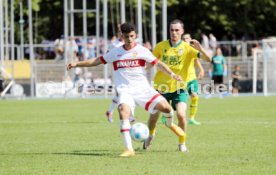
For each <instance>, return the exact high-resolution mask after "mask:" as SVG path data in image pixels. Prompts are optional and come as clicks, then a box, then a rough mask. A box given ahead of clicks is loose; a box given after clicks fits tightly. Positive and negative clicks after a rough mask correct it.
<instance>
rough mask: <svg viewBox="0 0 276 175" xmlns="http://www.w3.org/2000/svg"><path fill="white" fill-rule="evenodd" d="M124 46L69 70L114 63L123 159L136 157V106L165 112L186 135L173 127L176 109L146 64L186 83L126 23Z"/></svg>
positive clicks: (123, 36) (71, 64) (69, 67)
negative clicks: (157, 88)
mask: <svg viewBox="0 0 276 175" xmlns="http://www.w3.org/2000/svg"><path fill="white" fill-rule="evenodd" d="M120 28H121V31H122V38H123V40H124V45H123V46H121V47H118V48H114V49H112V50H110V51H109V52H108V53H106V54H105V55H103V56H100V57H97V58H94V59H89V60H86V61H81V62H76V63H70V64H68V66H67V69H68V70H69V69H71V68H76V67H93V66H98V65H100V64H106V63H110V64H112V65H113V68H114V81H115V89H116V91H117V93H118V97H119V98H118V105H119V106H118V111H119V115H120V131H121V133H122V136H123V140H124V146H125V151H124V152H123V153H122V154H121V155H120V156H122V157H129V156H134V155H135V152H134V149H133V147H132V141H131V136H130V128H131V125H130V121H129V117H130V116H131V112H132V111H134V109H135V105H136V104H138V105H139V106H141V107H143V108H145V110H147V111H148V112H149V113H151V114H154V113H156V112H157V111H161V112H163V113H164V115H165V116H166V118H167V122H166V123H167V125H168V127H171V128H172V129H173V130H174V132H175V133H177V134H178V135H179V136H182V137H183V136H184V131H183V130H182V129H181V128H179V127H178V126H176V125H174V124H173V110H172V108H171V106H170V105H169V103H168V102H167V101H166V99H165V98H164V97H162V96H161V95H160V94H159V93H158V92H157V91H155V90H154V89H153V88H152V87H151V86H150V84H149V83H148V80H147V78H146V71H145V64H146V62H148V63H150V64H151V65H156V66H157V67H158V68H159V69H160V70H161V71H162V72H164V73H165V74H164V76H165V75H166V76H167V77H168V79H174V80H175V81H182V79H181V77H180V76H179V75H175V74H174V73H173V72H172V71H171V70H170V68H169V67H168V66H166V64H164V63H162V62H161V61H158V59H157V58H156V57H155V56H153V55H152V53H151V52H150V51H149V50H148V49H147V48H145V47H143V46H141V45H139V44H137V43H136V42H135V39H136V37H137V35H136V32H135V30H136V29H135V26H134V25H132V24H129V23H124V24H122V25H121V26H120Z"/></svg>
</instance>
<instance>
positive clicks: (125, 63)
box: [113, 59, 146, 71]
mask: <svg viewBox="0 0 276 175" xmlns="http://www.w3.org/2000/svg"><path fill="white" fill-rule="evenodd" d="M145 65H146V61H145V60H143V59H126V60H117V61H114V62H113V68H114V70H115V71H116V70H118V69H120V68H135V67H145Z"/></svg>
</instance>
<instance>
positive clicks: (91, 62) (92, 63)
mask: <svg viewBox="0 0 276 175" xmlns="http://www.w3.org/2000/svg"><path fill="white" fill-rule="evenodd" d="M99 64H102V61H101V59H100V57H97V58H92V59H89V60H85V61H80V62H76V63H69V64H68V65H67V70H69V69H72V68H76V67H93V66H98V65H99Z"/></svg>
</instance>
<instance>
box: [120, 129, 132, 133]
mask: <svg viewBox="0 0 276 175" xmlns="http://www.w3.org/2000/svg"><path fill="white" fill-rule="evenodd" d="M129 131H130V129H121V132H129Z"/></svg>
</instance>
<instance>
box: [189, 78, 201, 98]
mask: <svg viewBox="0 0 276 175" xmlns="http://www.w3.org/2000/svg"><path fill="white" fill-rule="evenodd" d="M187 90H188V93H189V95H192V94H198V81H197V80H196V79H194V80H192V81H189V82H188V85H187Z"/></svg>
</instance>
